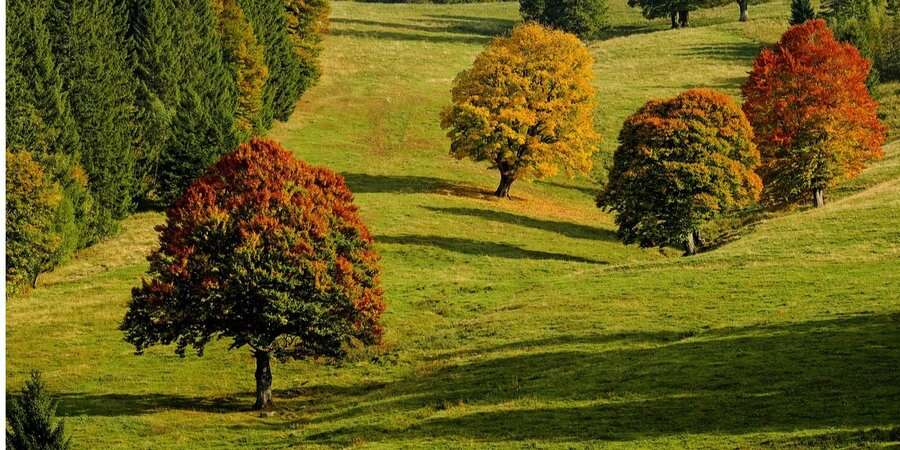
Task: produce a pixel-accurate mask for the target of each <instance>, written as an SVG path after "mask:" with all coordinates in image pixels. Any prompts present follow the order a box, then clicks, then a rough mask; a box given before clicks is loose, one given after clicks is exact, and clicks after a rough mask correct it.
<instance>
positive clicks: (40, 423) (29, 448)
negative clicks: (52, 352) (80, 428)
mask: <svg viewBox="0 0 900 450" xmlns="http://www.w3.org/2000/svg"><path fill="white" fill-rule="evenodd" d="M6 404H7V405H8V409H7V411H6V423H7V429H6V447H7V448H9V449H13V450H38V449H41V450H66V449H68V448H70V447H71V440H70V439H69V438H66V435H65V427H64V423H63V421H62V420H60V421H59V422H58V423H57V424H56V425H54V424H53V416H54V414H55V413H56V402H55V401H53V399H52V398H50V395H49V394H48V393H47V387H46V386H45V385H44V382H43V380H41V376H40V374H39V373H38V372H37V371H34V372H31V379H30V380H28V381H26V382H25V390H24V391H23V392H22V396H21V397H20V398H16V397H8V398H7V401H6Z"/></svg>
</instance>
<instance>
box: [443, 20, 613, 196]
mask: <svg viewBox="0 0 900 450" xmlns="http://www.w3.org/2000/svg"><path fill="white" fill-rule="evenodd" d="M592 66H593V58H592V57H591V55H590V53H589V52H588V50H587V48H585V46H584V44H582V43H581V41H579V40H578V38H577V37H575V36H574V35H571V34H568V33H565V32H562V31H554V30H550V29H547V28H544V27H543V26H541V25H538V24H534V23H527V24H524V25H520V26H518V27H516V28H515V29H514V30H513V31H512V33H511V35H510V36H508V37H500V38H496V39H494V40H493V41H492V42H491V43H490V45H489V46H488V47H487V49H485V50H484V52H482V53H481V54H480V55H479V56H478V57H477V58H476V59H475V63H474V65H473V66H472V68H471V69H469V70H466V71H463V72H461V73H460V74H459V75H457V77H456V80H455V82H454V85H453V90H452V95H453V105H452V106H449V107H448V108H447V109H445V110H444V111H443V113H442V114H441V126H442V127H443V128H445V129H447V130H448V132H447V136H448V137H449V138H450V140H451V144H450V154H451V155H453V156H455V157H456V158H459V159H462V158H471V159H473V160H475V161H490V163H491V167H492V168H496V169H498V170H499V171H500V176H501V181H500V186H499V187H498V188H497V192H496V195H497V196H500V197H507V196H508V195H509V188H510V186H511V185H512V183H513V181H515V180H517V179H519V178H522V177H536V178H541V177H545V176H550V175H553V174H555V173H556V172H557V171H558V169H559V167H560V166H562V167H563V168H564V169H565V170H566V171H567V172H569V173H586V172H588V171H589V170H590V169H591V162H592V161H591V155H593V153H594V152H595V151H596V149H597V143H598V141H599V136H598V135H597V133H596V132H595V131H594V128H593V114H594V88H593V86H592V85H591V80H592V78H593V68H592Z"/></svg>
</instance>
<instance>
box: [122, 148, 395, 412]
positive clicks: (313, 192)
mask: <svg viewBox="0 0 900 450" xmlns="http://www.w3.org/2000/svg"><path fill="white" fill-rule="evenodd" d="M158 230H159V231H160V248H159V249H158V250H156V251H155V252H154V253H153V254H152V255H151V256H150V270H149V272H148V276H149V279H146V280H144V281H143V283H142V285H141V287H139V288H135V289H134V290H133V291H132V299H131V302H130V304H129V306H128V311H127V313H126V315H125V319H124V321H123V323H122V325H121V329H122V330H123V331H124V333H125V339H126V340H127V341H128V342H130V343H131V344H133V345H134V346H135V348H136V349H137V351H138V353H140V352H142V351H144V349H146V348H147V347H149V346H152V345H155V344H171V343H174V344H176V348H175V352H176V353H177V354H179V355H184V352H185V349H186V348H187V347H188V346H191V347H193V348H195V349H196V350H197V352H198V354H202V352H203V349H204V347H205V346H206V344H207V343H208V342H210V340H211V339H213V338H223V337H224V338H231V340H232V344H231V348H240V347H244V346H247V347H249V348H250V349H251V351H252V353H253V355H254V356H255V358H256V364H257V368H256V389H257V403H256V408H257V409H268V408H271V406H272V398H271V397H272V392H271V387H272V373H271V368H270V364H269V361H270V358H271V357H272V356H274V357H275V358H278V359H280V360H285V359H289V358H306V357H316V356H324V357H334V358H337V357H341V356H343V355H344V353H345V350H346V346H347V345H349V344H351V342H353V341H359V342H362V343H364V344H372V343H376V342H378V341H379V340H380V337H381V325H380V324H379V318H380V316H381V313H382V311H383V310H384V303H383V300H382V291H381V287H380V281H379V278H380V267H379V265H378V255H377V254H376V253H375V250H374V248H373V240H372V237H371V235H370V234H369V232H368V230H367V229H366V227H365V225H363V223H362V222H361V221H360V218H359V215H358V213H357V209H356V207H355V206H354V205H353V196H352V194H351V193H350V191H349V189H347V186H346V185H345V184H344V180H343V179H342V178H341V177H340V176H338V175H336V174H334V173H333V172H331V171H330V170H327V169H324V168H315V167H311V166H309V165H307V164H305V163H303V162H300V161H297V160H295V159H294V158H293V157H292V156H291V155H290V154H289V153H288V152H287V151H285V150H284V149H283V148H282V147H281V146H280V145H278V144H276V143H274V142H270V141H263V140H258V139H253V140H251V141H250V142H249V143H247V144H242V145H241V146H239V147H238V149H237V150H236V151H234V152H233V153H230V154H227V155H225V156H224V157H223V158H222V159H221V160H220V161H219V162H217V163H216V164H215V165H214V166H212V167H211V168H210V169H209V170H208V171H207V172H206V174H205V175H204V176H203V177H201V178H200V179H198V180H197V181H196V182H194V183H193V184H192V185H191V186H190V187H189V188H188V189H187V191H186V192H185V193H184V195H183V196H182V197H181V198H180V199H179V200H178V202H177V203H176V204H175V206H174V207H172V208H170V209H169V210H168V211H167V213H166V223H165V224H164V225H162V226H160V227H159V228H158Z"/></svg>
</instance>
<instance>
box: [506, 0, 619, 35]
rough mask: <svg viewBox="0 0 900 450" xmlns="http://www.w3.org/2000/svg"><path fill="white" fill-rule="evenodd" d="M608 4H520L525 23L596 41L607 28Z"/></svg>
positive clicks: (571, 0) (529, 0)
mask: <svg viewBox="0 0 900 450" xmlns="http://www.w3.org/2000/svg"><path fill="white" fill-rule="evenodd" d="M607 9H608V7H607V5H606V0H519V11H520V12H521V13H522V17H523V18H524V19H525V20H526V21H534V22H538V23H540V24H542V25H544V26H547V27H550V28H555V29H558V30H562V31H565V32H568V33H572V34H574V35H576V36H578V37H580V38H582V39H591V38H594V37H596V36H597V35H598V34H599V33H600V31H602V30H603V28H604V27H605V26H606V14H607Z"/></svg>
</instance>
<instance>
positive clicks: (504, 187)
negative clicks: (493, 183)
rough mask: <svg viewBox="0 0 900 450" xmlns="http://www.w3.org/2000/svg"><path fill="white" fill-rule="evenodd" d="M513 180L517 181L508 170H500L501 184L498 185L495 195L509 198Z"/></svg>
mask: <svg viewBox="0 0 900 450" xmlns="http://www.w3.org/2000/svg"><path fill="white" fill-rule="evenodd" d="M513 181H516V178H515V177H514V176H512V175H511V174H509V173H508V172H500V185H499V186H497V190H496V191H495V192H494V195H496V196H497V197H500V198H509V188H510V187H511V186H512V184H513Z"/></svg>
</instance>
